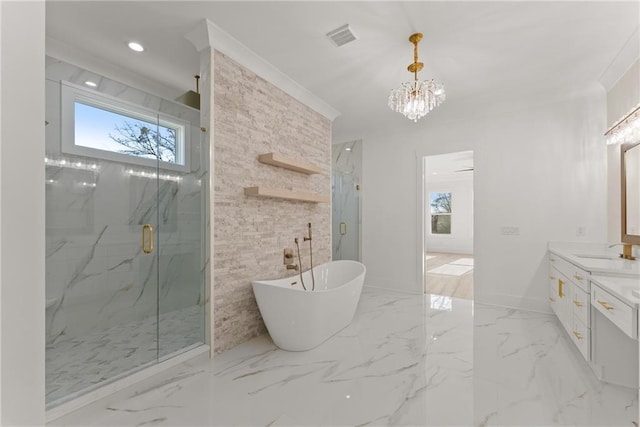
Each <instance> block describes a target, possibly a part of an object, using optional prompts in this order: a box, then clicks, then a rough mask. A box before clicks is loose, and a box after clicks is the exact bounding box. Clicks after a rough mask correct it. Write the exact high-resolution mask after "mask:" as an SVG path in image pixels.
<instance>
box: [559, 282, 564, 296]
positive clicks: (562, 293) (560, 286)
mask: <svg viewBox="0 0 640 427" xmlns="http://www.w3.org/2000/svg"><path fill="white" fill-rule="evenodd" d="M563 287H564V282H563V281H562V280H558V296H559V297H560V298H562V297H564V292H562V290H563V289H562V288H563Z"/></svg>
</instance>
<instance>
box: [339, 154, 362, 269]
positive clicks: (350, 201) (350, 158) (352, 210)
mask: <svg viewBox="0 0 640 427" xmlns="http://www.w3.org/2000/svg"><path fill="white" fill-rule="evenodd" d="M332 166H333V168H332V169H333V173H332V179H333V183H332V256H333V259H334V260H345V259H348V260H353V261H360V223H361V220H360V218H361V215H360V177H361V174H362V142H361V141H353V142H347V143H344V144H335V145H334V146H333V165H332Z"/></svg>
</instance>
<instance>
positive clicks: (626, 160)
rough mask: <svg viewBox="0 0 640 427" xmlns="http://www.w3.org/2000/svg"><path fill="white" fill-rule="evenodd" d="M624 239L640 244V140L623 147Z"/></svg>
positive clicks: (624, 240)
mask: <svg viewBox="0 0 640 427" xmlns="http://www.w3.org/2000/svg"><path fill="white" fill-rule="evenodd" d="M621 159H622V164H621V171H622V173H621V177H622V241H623V242H624V243H631V244H634V245H640V141H636V142H633V143H630V144H624V145H622V147H621Z"/></svg>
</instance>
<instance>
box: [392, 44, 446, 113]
mask: <svg viewBox="0 0 640 427" xmlns="http://www.w3.org/2000/svg"><path fill="white" fill-rule="evenodd" d="M421 39H422V34H421V33H415V34H412V35H411V36H410V37H409V41H410V42H411V43H413V63H412V64H409V66H408V67H407V70H408V71H409V72H410V73H413V75H414V81H412V82H407V83H402V84H401V85H400V88H398V89H393V90H392V91H391V94H390V95H389V108H391V109H392V110H394V111H397V112H398V113H402V114H403V115H404V116H405V117H407V118H408V119H410V120H413V121H414V122H417V121H418V119H419V118H421V117H424V116H426V115H427V113H428V112H429V111H431V110H433V109H434V108H435V107H437V106H439V105H440V104H442V103H443V102H444V100H445V99H446V94H445V91H444V86H443V85H442V84H440V83H435V82H434V81H433V80H428V81H427V80H425V81H420V80H418V71H421V70H422V68H423V67H424V64H423V63H422V62H418V43H419V42H420V40H421Z"/></svg>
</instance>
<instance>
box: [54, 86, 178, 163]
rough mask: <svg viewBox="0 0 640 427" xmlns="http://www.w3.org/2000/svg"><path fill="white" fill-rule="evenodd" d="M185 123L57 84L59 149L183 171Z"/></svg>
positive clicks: (109, 98)
mask: <svg viewBox="0 0 640 427" xmlns="http://www.w3.org/2000/svg"><path fill="white" fill-rule="evenodd" d="M189 128H190V124H189V123H188V122H185V121H182V120H180V119H177V118H174V117H170V116H167V115H163V114H159V113H157V112H154V111H151V110H147V109H145V108H143V107H140V106H137V105H133V104H129V103H127V102H124V101H122V100H120V99H116V98H112V97H110V96H107V95H103V94H99V93H97V92H92V91H87V90H86V89H84V88H80V87H78V86H74V85H71V84H68V83H64V84H63V85H62V151H64V152H68V153H71V154H77V155H82V156H88V157H97V158H101V159H106V160H113V161H118V162H124V163H134V164H138V165H143V166H151V167H155V166H156V164H158V163H159V165H160V168H162V169H173V170H180V171H189V164H188V159H189V143H188V142H189V136H190V135H189V134H190V132H189Z"/></svg>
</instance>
